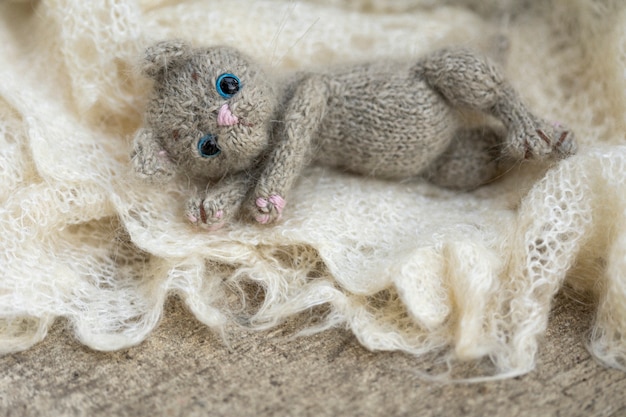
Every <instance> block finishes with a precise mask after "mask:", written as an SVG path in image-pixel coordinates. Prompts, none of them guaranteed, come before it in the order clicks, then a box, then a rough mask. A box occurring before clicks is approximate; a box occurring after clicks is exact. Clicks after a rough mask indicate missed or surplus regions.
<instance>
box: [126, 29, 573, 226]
mask: <svg viewBox="0 0 626 417" xmlns="http://www.w3.org/2000/svg"><path fill="white" fill-rule="evenodd" d="M142 70H143V73H144V74H145V75H147V76H149V77H151V78H152V79H153V80H154V89H153V92H152V95H151V98H150V100H149V102H148V105H147V110H146V116H145V124H146V125H145V127H143V128H142V129H140V130H139V131H138V132H137V134H136V136H135V138H134V150H133V155H132V164H133V166H134V169H135V171H136V172H137V174H138V175H139V176H140V177H141V178H144V179H147V180H150V181H152V182H159V181H165V180H168V179H170V178H173V177H175V175H176V174H178V175H179V178H181V179H183V180H185V181H189V180H190V183H191V184H193V185H194V186H195V187H198V188H197V190H196V191H194V192H193V193H192V194H194V195H193V196H192V197H191V198H190V200H189V202H188V203H187V209H186V210H187V213H186V215H187V218H188V219H189V221H191V222H192V223H193V224H196V225H199V226H201V227H203V228H207V229H209V230H215V229H217V228H219V227H221V226H222V225H224V224H225V223H227V222H229V221H231V220H232V219H233V218H234V217H235V216H236V215H238V214H242V215H243V216H244V217H247V218H253V219H256V221H257V222H259V223H263V224H266V223H271V222H274V221H276V220H277V219H279V218H280V216H281V213H282V212H283V210H284V208H285V202H286V197H287V196H288V194H289V190H290V188H291V187H292V186H293V184H294V181H295V180H296V179H297V178H298V175H299V174H300V173H301V171H302V169H303V167H304V166H306V165H307V164H309V163H311V162H316V163H320V164H325V165H329V166H333V167H337V168H339V169H345V170H349V171H352V172H356V173H360V174H364V175H368V176H374V177H380V178H391V179H404V178H410V177H416V176H423V177H426V178H427V179H428V180H429V181H432V182H433V183H435V184H438V185H442V186H445V187H451V188H457V189H472V188H475V187H478V186H480V185H482V184H485V183H487V182H489V181H490V180H492V179H493V178H495V177H497V176H498V175H500V174H501V171H502V169H503V165H504V164H505V163H503V161H519V160H523V159H529V158H536V159H548V158H563V157H567V156H569V155H571V154H573V153H574V152H575V151H576V144H575V141H574V136H573V134H572V133H570V132H569V131H568V130H567V129H565V128H564V127H562V126H560V125H558V124H550V123H547V122H545V121H544V120H542V119H541V118H539V117H537V116H535V115H533V114H532V113H531V112H530V111H529V110H528V109H527V108H526V107H525V105H524V104H523V103H522V102H521V100H520V99H519V97H518V95H517V93H516V92H515V91H514V90H513V88H512V87H511V86H510V85H509V84H508V83H507V82H506V80H505V79H504V78H503V77H502V75H501V74H500V72H499V71H498V70H497V68H496V66H495V65H494V64H492V63H491V62H489V61H488V60H487V59H485V58H483V57H480V56H478V55H476V54H474V53H471V52H468V51H466V50H462V49H445V50H439V51H436V52H434V53H430V54H428V55H426V56H425V57H423V58H421V59H417V60H415V61H413V62H406V63H402V62H393V63H389V62H379V63H370V64H364V65H358V66H351V67H348V68H344V69H339V70H336V71H334V72H330V73H302V74H297V75H295V76H293V77H292V78H291V79H290V80H289V81H288V82H286V81H285V80H283V81H282V84H281V83H272V82H271V81H270V79H269V77H268V76H266V74H264V73H263V72H262V70H261V69H260V67H259V66H257V65H256V64H255V63H254V62H253V61H252V60H250V59H249V58H247V57H246V56H244V55H243V54H241V53H240V52H238V51H237V50H235V49H232V48H228V47H211V48H192V47H191V46H189V45H187V44H186V43H184V42H182V41H165V42H160V43H157V44H155V45H153V46H151V47H149V48H148V49H147V50H146V53H145V58H144V60H143V63H142ZM463 109H470V110H474V111H479V112H483V113H485V114H488V115H490V116H494V117H495V118H496V119H498V120H499V121H500V122H501V124H502V126H503V127H500V128H498V127H490V126H488V125H484V126H480V127H468V126H466V125H465V123H464V119H463V117H461V115H460V110H463ZM503 157H506V158H503Z"/></svg>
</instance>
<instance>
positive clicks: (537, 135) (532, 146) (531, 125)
mask: <svg viewBox="0 0 626 417" xmlns="http://www.w3.org/2000/svg"><path fill="white" fill-rule="evenodd" d="M414 71H415V75H416V76H418V77H422V78H423V79H424V80H425V81H426V82H427V83H428V85H430V86H431V88H432V89H433V90H435V91H437V92H438V93H439V94H441V95H442V96H443V97H444V98H445V99H446V100H447V101H448V102H449V103H450V104H451V105H452V106H453V107H457V108H470V109H475V110H479V111H482V112H484V113H487V114H490V115H492V116H495V117H496V118H497V119H499V120H500V121H501V122H502V123H503V124H504V126H505V127H506V128H507V134H506V137H505V140H504V145H505V147H504V148H503V152H505V153H507V154H508V155H510V156H513V157H515V158H517V159H529V158H538V159H546V158H554V157H556V158H564V157H567V156H569V155H572V154H574V153H575V152H576V142H575V139H574V135H573V133H572V132H571V131H570V130H569V129H567V128H566V127H564V126H562V125H561V124H559V123H549V122H546V121H545V120H543V119H541V118H540V117H538V116H536V115H534V114H533V113H532V112H530V110H528V108H527V107H526V105H525V104H524V103H523V102H522V100H521V99H520V97H519V95H518V94H517V92H516V91H515V90H514V89H513V87H512V86H511V85H510V84H509V83H508V82H507V81H506V80H505V79H504V77H503V75H502V73H501V72H500V70H499V69H498V68H497V67H496V65H495V64H493V63H492V62H491V61H489V60H488V59H486V58H483V57H481V56H479V55H477V54H475V53H473V52H470V51H468V50H465V49H443V50H439V51H436V52H434V53H431V54H430V55H427V56H426V57H425V58H423V59H422V60H420V61H419V62H418V63H417V64H416V65H415V67H414Z"/></svg>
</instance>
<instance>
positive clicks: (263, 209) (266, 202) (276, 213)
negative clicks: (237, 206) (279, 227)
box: [252, 194, 287, 224]
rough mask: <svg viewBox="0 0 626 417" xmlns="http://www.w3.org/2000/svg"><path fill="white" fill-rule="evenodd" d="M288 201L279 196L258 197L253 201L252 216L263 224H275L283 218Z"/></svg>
mask: <svg viewBox="0 0 626 417" xmlns="http://www.w3.org/2000/svg"><path fill="white" fill-rule="evenodd" d="M286 204H287V203H286V201H285V199H284V198H283V197H281V196H280V195H278V194H270V195H267V196H260V195H257V196H256V197H255V198H254V199H253V201H252V214H253V217H254V219H255V220H256V221H257V222H258V223H261V224H270V223H274V222H276V221H278V220H280V218H281V217H282V214H283V210H284V208H285V205H286Z"/></svg>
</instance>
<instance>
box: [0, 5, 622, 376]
mask: <svg viewBox="0 0 626 417" xmlns="http://www.w3.org/2000/svg"><path fill="white" fill-rule="evenodd" d="M532 3H536V5H532ZM625 6H626V4H625V3H624V2H621V1H612V2H611V1H598V0H595V1H592V0H587V1H585V0H550V1H544V2H528V1H522V0H519V1H514V0H511V1H504V2H503V1H495V0H494V1H468V0H465V1H445V2H436V1H430V0H402V1H398V0H396V1H393V2H387V1H383V0H360V1H347V0H346V1H345V2H343V1H340V0H317V1H306V0H301V1H297V2H294V1H286V0H268V1H254V2H253V1H243V0H214V1H204V0H198V1H193V0H188V1H175V0H135V1H133V0H93V1H84V0H40V1H34V0H33V1H5V2H2V4H0V178H1V180H2V187H1V188H0V199H1V201H2V205H1V208H0V244H1V245H2V249H1V250H0V351H2V352H15V351H19V350H23V349H27V348H28V347H30V346H32V345H33V344H34V343H37V342H38V341H40V340H42V338H44V337H45V335H46V332H47V330H48V329H49V327H50V326H51V325H52V323H53V322H54V321H55V319H57V318H59V317H64V318H66V319H67V320H68V321H69V323H71V325H72V328H73V331H74V333H75V335H76V337H77V338H78V339H79V340H80V341H81V342H82V343H84V344H86V345H88V346H90V347H92V348H94V349H99V350H115V349H121V348H124V347H127V346H131V345H135V344H137V343H140V342H141V341H142V340H144V339H145V338H147V337H149V334H150V332H151V330H152V329H153V328H154V327H155V325H156V324H157V323H158V321H159V319H160V317H161V314H162V312H163V305H164V302H165V300H166V297H168V296H169V295H171V294H178V296H179V297H180V298H181V299H183V300H184V302H185V303H186V305H187V306H188V308H189V310H190V311H191V312H193V314H194V315H195V316H196V317H197V318H198V319H199V320H201V321H202V322H203V323H205V324H206V325H207V326H210V327H211V328H214V329H215V330H216V331H217V332H222V333H224V334H225V335H226V336H227V333H228V332H227V331H225V330H224V329H228V328H229V326H230V325H232V324H240V325H244V326H247V327H249V328H253V329H267V328H269V327H271V326H276V325H278V324H280V323H282V322H284V321H285V320H286V319H288V318H290V317H292V316H295V315H298V314H300V313H308V314H311V317H312V318H311V321H310V323H309V326H308V327H305V328H304V332H305V333H306V332H311V331H319V330H323V329H326V328H328V327H331V326H345V327H347V328H349V329H350V330H351V331H352V332H353V333H354V334H355V335H356V337H357V338H358V339H359V341H360V342H361V343H362V344H363V345H364V346H366V347H367V348H369V349H373V350H401V351H405V352H409V353H412V354H415V355H426V354H428V355H433V356H432V357H433V360H442V361H443V362H445V363H447V364H450V365H452V366H453V365H454V363H456V361H458V360H474V361H476V362H477V363H487V364H490V366H486V367H485V369H483V368H480V369H481V371H480V372H483V373H480V372H478V373H477V374H476V375H473V376H474V377H477V378H480V377H482V376H497V377H506V376H512V375H517V374H520V373H524V372H528V371H529V370H531V369H532V368H533V366H534V364H535V356H536V354H537V350H538V349H539V348H540V340H541V336H542V334H543V333H544V331H545V329H546V325H547V321H548V317H549V312H550V308H551V303H552V301H553V298H554V295H555V294H556V293H557V292H558V291H559V290H562V289H564V288H565V291H566V292H567V293H568V294H570V295H572V296H574V297H577V298H578V299H579V300H580V301H581V302H586V303H594V305H595V306H596V311H597V312H596V316H595V320H594V323H593V328H592V329H591V331H590V333H589V337H590V339H589V340H588V341H587V342H588V346H589V349H590V351H591V352H592V353H593V355H594V356H595V357H596V358H598V359H599V360H600V361H602V362H603V363H605V364H606V365H608V366H613V367H619V368H622V369H624V368H625V366H626V362H625V359H626V179H625V178H626V176H625V173H626V146H625V145H626V140H625V137H624V132H625V129H624V127H625V126H624V114H626V113H625V110H626V102H625V98H626V93H625V92H626V74H625V72H624V68H625V64H626V49H625V48H626V13H625V11H624V9H626V7H625ZM174 37H175V38H180V39H186V40H188V41H190V42H191V43H193V44H195V45H214V44H227V45H232V46H236V47H237V48H240V49H241V50H243V51H245V52H246V53H248V54H249V55H251V56H253V57H254V58H256V59H257V60H258V61H259V62H260V63H262V64H263V65H264V66H266V68H268V70H269V71H272V72H275V73H280V72H283V71H285V72H286V71H294V70H298V69H315V68H320V67H323V68H327V67H329V66H332V65H335V64H337V65H339V64H344V63H346V62H353V61H363V60H379V59H388V58H406V59H411V57H417V56H419V55H420V54H423V53H425V52H427V51H430V50H432V49H435V48H438V47H442V46H445V45H466V46H471V47H474V48H478V49H480V50H483V51H485V52H486V53H492V52H493V53H494V55H498V56H495V59H500V62H501V63H502V66H503V68H504V71H505V73H506V75H507V77H508V78H509V79H510V81H511V82H512V83H513V85H514V86H515V87H516V88H517V89H518V90H519V92H520V94H521V95H522V97H523V98H524V100H525V101H526V102H527V104H528V105H529V107H530V108H531V109H533V110H534V111H535V112H536V113H537V114H539V115H541V116H542V117H545V118H547V119H551V120H555V121H561V122H563V123H565V124H568V125H569V126H571V127H572V129H573V130H574V131H575V133H576V135H577V138H578V140H579V145H580V146H579V147H580V150H579V153H578V154H577V155H576V156H574V157H571V158H569V159H566V160H563V161H561V162H559V163H554V164H551V165H542V164H539V163H531V162H528V163H523V164H520V165H519V166H517V167H515V169H513V170H511V172H509V173H507V175H505V176H504V177H503V178H502V179H501V180H499V181H496V182H494V183H492V184H489V185H486V186H484V187H482V188H480V189H478V190H477V191H475V192H471V193H460V192H453V191H449V190H443V189H440V188H437V187H435V186H432V185H429V184H428V183H426V182H424V181H421V180H415V181H405V182H390V181H380V180H374V179H369V178H364V177H359V176H355V175H350V174H346V173H341V172H337V171H335V170H331V169H323V168H320V167H311V168H309V169H308V170H307V171H306V172H305V175H304V176H303V177H302V178H301V180H300V181H299V183H298V184H297V186H296V189H295V191H294V192H293V193H292V195H291V196H290V197H291V198H290V203H289V204H290V206H289V210H288V211H287V213H286V216H285V217H284V219H283V220H282V221H281V222H280V223H279V224H277V225H275V226H271V227H263V226H260V225H255V224H246V223H236V224H233V225H231V226H229V227H227V228H225V229H223V230H219V231H216V232H206V231H202V230H200V229H196V228H194V227H192V226H191V225H190V224H188V223H187V221H186V219H185V217H184V215H183V213H184V203H185V200H186V198H187V194H186V193H187V190H186V189H184V188H183V187H182V185H181V186H179V185H176V184H171V185H169V186H165V187H154V186H150V185H148V184H144V183H142V182H140V181H139V180H137V179H135V178H134V177H133V175H132V172H131V169H130V164H129V154H130V138H131V137H132V135H133V133H134V132H135V131H136V130H137V129H138V128H139V127H140V126H141V124H142V112H143V108H144V104H145V100H146V97H147V93H148V91H149V88H150V84H149V82H148V81H147V80H145V79H143V78H142V77H141V76H140V74H138V72H137V71H136V68H137V62H138V60H139V59H140V57H141V54H142V51H143V50H144V48H145V47H146V46H147V45H149V44H150V43H152V42H154V41H157V40H162V39H168V38H174ZM503 44H504V45H505V47H503V46H502V45H503ZM502 50H505V51H506V52H505V53H504V54H502V53H500V52H502ZM497 51H500V52H498V53H496V52H497ZM501 55H503V56H501ZM268 337H269V336H268ZM477 369H478V368H477Z"/></svg>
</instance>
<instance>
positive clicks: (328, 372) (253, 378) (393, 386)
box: [0, 297, 626, 417]
mask: <svg viewBox="0 0 626 417" xmlns="http://www.w3.org/2000/svg"><path fill="white" fill-rule="evenodd" d="M591 313H592V310H591V309H590V308H588V307H585V306H582V305H581V304H579V303H576V302H573V301H571V300H569V299H566V298H564V297H558V299H557V304H556V307H555V309H554V310H553V316H552V319H551V323H550V325H549V327H548V332H547V337H546V338H545V340H544V341H543V342H542V349H541V353H540V355H539V358H538V365H539V366H538V369H537V370H536V371H534V372H531V373H530V374H528V375H525V376H522V377H517V378H514V379H509V380H504V381H497V382H488V383H478V384H453V385H449V384H448V385H442V384H438V383H434V382H427V381H424V380H423V379H420V378H418V377H416V376H415V374H414V373H412V369H427V368H428V366H429V364H428V361H419V360H416V359H414V358H412V357H411V356H409V355H405V354H401V353H371V352H368V351H366V350H365V349H364V348H362V347H361V346H360V344H359V343H358V342H357V341H356V339H355V338H354V336H353V335H352V334H351V333H350V332H349V331H344V330H332V331H328V332H325V333H322V334H318V335H316V336H312V337H303V338H297V339H292V340H289V339H287V338H285V337H281V336H283V335H287V336H288V335H290V334H292V330H293V327H294V325H295V322H292V323H291V325H286V326H283V327H281V328H280V329H278V330H276V331H274V332H272V333H252V334H249V333H241V332H234V333H232V335H231V349H230V350H229V349H228V348H227V347H226V346H224V345H223V344H222V342H221V340H220V339H219V337H217V336H216V335H215V334H213V333H211V332H210V331H209V330H208V329H207V328H206V327H205V326H204V325H202V324H200V323H199V322H197V321H196V320H195V319H194V318H193V316H192V315H191V314H189V313H188V312H187V311H185V309H184V307H183V304H182V303H181V302H179V301H175V300H170V302H168V304H167V307H166V310H165V317H164V320H163V321H162V323H161V324H160V326H159V327H158V328H157V329H156V330H155V331H154V333H153V334H152V335H151V337H150V338H148V339H147V340H146V341H145V342H144V343H142V344H141V345H139V346H137V347H134V348H131V349H128V350H124V351H120V352H116V353H100V352H95V351H92V350H89V349H88V348H86V347H84V346H83V345H81V344H80V343H77V342H76V341H74V340H73V339H72V336H71V332H70V331H69V330H68V329H67V328H66V327H65V326H64V324H63V323H62V322H58V323H57V324H55V325H54V326H53V328H52V331H51V333H50V335H49V336H48V337H47V338H46V339H45V340H44V341H43V342H42V343H40V344H38V345H36V346H35V347H33V348H32V349H30V350H28V351H26V352H23V353H16V354H12V355H9V356H5V357H4V358H2V359H0V375H2V376H1V377H0V415H3V416H44V415H51V416H57V415H58V416H61V415H68V416H74V415H76V416H82V415H84V416H117V415H119V416H141V415H150V416H157V415H168V416H209V415H210V416H307V415H308V416H337V415H354V416H356V415H359V416H367V415H372V416H376V415H385V416H402V415H407V416H408V415H420V416H461V415H465V416H509V417H515V416H570V417H572V416H587V417H596V416H616V417H617V416H624V415H626V396H624V392H625V391H626V375H625V374H624V373H622V372H620V371H616V370H612V369H606V368H604V367H602V366H600V365H598V364H597V363H596V362H595V361H594V360H593V359H592V358H591V357H590V355H589V353H588V352H587V351H586V350H585V348H584V346H583V345H582V343H581V340H582V339H583V337H582V336H583V333H584V332H586V331H587V329H588V328H589V324H590V323H589V322H590V320H591V319H592V314H591Z"/></svg>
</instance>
